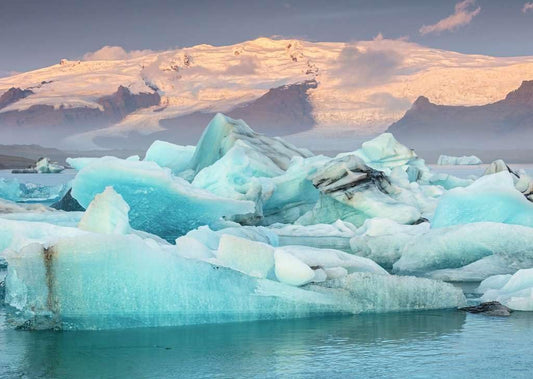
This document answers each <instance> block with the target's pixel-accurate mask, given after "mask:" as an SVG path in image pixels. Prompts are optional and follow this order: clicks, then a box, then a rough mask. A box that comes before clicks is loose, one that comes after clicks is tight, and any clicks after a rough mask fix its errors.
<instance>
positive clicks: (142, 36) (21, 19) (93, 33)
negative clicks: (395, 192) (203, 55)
mask: <svg viewBox="0 0 533 379" xmlns="http://www.w3.org/2000/svg"><path fill="white" fill-rule="evenodd" d="M379 33H381V34H382V35H383V36H384V37H385V38H408V39H409V40H410V41H412V42H416V43H420V44H422V45H425V46H429V47H434V48H441V49H446V50H453V51H458V52H462V53H474V54H487V55H496V56H514V55H533V38H532V37H531V36H532V35H533V2H531V1H530V2H528V1H525V0H463V1H457V0H456V1H447V0H440V1H431V0H389V1H385V0H351V1H350V0H270V1H269V0H236V1H222V0H219V1H213V0H192V1H179V0H46V1H44V0H0V76H3V75H7V74H8V73H11V72H21V71H28V70H32V69H36V68H40V67H44V66H49V65H52V64H55V63H58V62H59V60H60V59H61V58H67V59H80V58H82V57H83V56H84V54H86V53H87V52H91V51H96V50H98V49H100V48H101V47H103V46H121V47H123V48H124V49H126V50H142V49H152V50H165V49H170V48H177V47H186V46H192V45H196V44H201V43H207V44H211V45H227V44H234V43H238V42H242V41H245V40H250V39H254V38H257V37H271V36H281V37H286V38H301V39H307V40H310V41H357V40H370V39H372V38H374V37H375V36H376V35H378V34H379Z"/></svg>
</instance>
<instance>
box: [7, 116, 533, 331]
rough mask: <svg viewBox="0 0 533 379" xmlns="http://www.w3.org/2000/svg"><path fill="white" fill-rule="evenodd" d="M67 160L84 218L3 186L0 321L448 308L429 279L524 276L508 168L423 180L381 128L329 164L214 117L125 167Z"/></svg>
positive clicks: (522, 193)
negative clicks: (190, 135) (192, 141)
mask: <svg viewBox="0 0 533 379" xmlns="http://www.w3.org/2000/svg"><path fill="white" fill-rule="evenodd" d="M68 163H69V164H70V165H71V166H72V167H74V168H75V169H76V170H77V174H76V176H75V178H74V179H73V180H72V181H71V182H70V183H68V184H65V185H64V187H62V192H61V194H65V196H67V195H66V194H67V193H68V194H69V195H68V196H72V198H73V199H75V200H76V201H77V202H78V203H79V204H80V205H81V206H82V207H83V208H84V209H85V210H84V211H76V212H66V211H61V210H55V209H52V208H48V207H46V206H45V205H41V204H28V203H27V202H24V200H23V199H22V200H21V197H20V192H17V191H20V185H19V186H18V187H17V184H16V183H15V184H13V183H11V182H10V183H8V184H6V183H7V182H5V181H4V182H3V183H4V186H3V187H0V188H4V192H2V195H0V197H2V198H3V199H4V200H0V257H1V258H0V259H3V260H4V261H5V262H7V277H6V280H5V283H6V295H5V302H6V304H7V305H8V307H9V309H11V310H12V314H13V317H12V318H10V320H12V321H13V323H14V324H15V326H19V327H25V328H29V329H47V328H54V329H109V328H125V327H142V326H168V325H185V324H197V323H212V322H229V321H247V320H261V319H279V318H297V317H309V316H313V315H326V314H358V313H369V312H392V311H409V310H424V309H440V308H457V307H459V306H462V305H464V304H465V301H466V299H465V296H464V294H463V293H462V290H461V289H459V288H458V287H455V286H454V285H452V284H450V283H446V282H464V281H473V282H480V281H482V280H488V278H489V279H490V278H492V277H494V276H499V277H503V276H505V278H510V275H517V273H519V272H522V271H527V270H529V269H531V267H533V248H532V246H533V204H532V202H531V201H530V199H529V196H531V192H532V191H531V190H532V188H533V187H532V185H531V183H532V181H531V179H530V178H529V176H528V175H527V174H526V173H525V172H523V171H514V170H512V169H510V168H509V166H508V165H507V164H505V163H504V162H503V161H502V162H499V161H495V162H493V163H492V164H491V165H489V167H488V169H487V170H486V172H485V173H484V174H483V175H482V176H481V177H479V178H469V179H463V178H458V177H455V176H453V175H449V174H439V173H435V172H434V171H433V170H432V169H431V168H430V167H428V166H427V165H426V164H425V161H424V160H423V159H422V158H420V157H419V156H418V155H417V154H416V153H415V152H414V151H413V150H412V149H409V148H408V147H406V146H404V145H402V144H401V143H400V142H398V141H397V140H396V139H395V138H394V136H393V135H392V134H390V133H384V134H382V135H380V136H378V137H376V138H374V139H371V140H369V141H366V142H364V143H363V144H362V145H361V147H360V148H358V149H356V150H353V151H350V152H347V153H342V154H339V155H337V156H335V157H329V156H325V155H314V154H313V153H311V152H310V151H308V150H306V149H301V148H298V147H295V146H293V145H292V144H290V143H288V142H286V141H284V140H283V139H281V138H271V137H266V136H263V135H260V134H258V133H256V132H254V131H253V130H252V129H251V128H250V127H249V126H248V125H247V124H246V123H245V122H244V121H242V120H233V119H231V118H229V117H226V116H224V115H222V114H217V115H216V116H215V117H214V118H213V119H212V121H211V122H210V123H209V124H208V126H207V128H206V129H205V130H204V133H203V135H202V137H201V138H200V140H199V141H198V143H197V145H196V146H181V145H178V144H173V143H169V142H165V141H155V142H154V143H153V144H152V145H151V146H150V147H149V149H148V150H147V152H146V154H145V156H144V158H143V159H141V158H140V157H139V156H132V157H129V158H127V159H120V158H116V157H112V156H104V157H99V158H72V159H68ZM5 194H10V195H9V198H8V195H5ZM13 194H15V195H13ZM502 275H503V276H502ZM524 275H525V274H521V278H522V279H520V281H521V282H522V281H524V280H525V279H523V276H524ZM490 283H492V284H490ZM494 283H495V281H493V282H490V281H489V284H490V286H494V285H495V284H494ZM496 284H499V282H498V283H496ZM490 286H485V287H487V288H488V290H494V291H495V290H501V288H493V287H490ZM503 286H504V284H502V287H503ZM481 289H484V287H483V286H481V287H480V291H481ZM488 290H487V291H488ZM511 290H512V291H511ZM487 291H485V290H484V291H481V293H486V292H487ZM506 291H507V292H506V293H514V292H516V291H522V289H517V290H516V291H515V287H512V288H511V286H509V288H507V289H506ZM520 294H522V292H520ZM483 296H485V295H483ZM487 296H488V295H487ZM491 296H493V297H494V296H500V297H498V298H499V299H504V294H499V295H496V294H495V292H493V293H492V295H491ZM505 296H506V295H505ZM513 296H514V295H513ZM520 296H521V295H520ZM487 299H489V297H487ZM524 301H525V300H524ZM524 304H525V303H524ZM524 307H525V306H524ZM524 307H523V308H524ZM525 308H527V307H525Z"/></svg>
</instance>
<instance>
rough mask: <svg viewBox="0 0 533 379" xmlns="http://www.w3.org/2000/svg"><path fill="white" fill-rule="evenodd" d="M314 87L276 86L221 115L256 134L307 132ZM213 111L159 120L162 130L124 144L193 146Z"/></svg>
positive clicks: (106, 140) (312, 83)
mask: <svg viewBox="0 0 533 379" xmlns="http://www.w3.org/2000/svg"><path fill="white" fill-rule="evenodd" d="M317 86H318V84H317V82H316V81H315V80H309V81H306V82H303V83H295V84H290V85H285V86H281V87H276V88H272V89H270V90H268V91H267V92H266V93H265V94H264V95H263V96H261V97H259V98H257V99H256V100H254V101H251V102H248V103H244V104H240V105H238V106H236V107H234V108H233V109H231V110H229V111H225V112H224V114H226V115H228V116H229V117H231V118H234V119H243V120H245V121H246V123H247V124H248V125H251V126H252V127H253V128H254V130H256V131H257V132H258V133H262V134H265V135H268V136H284V135H288V134H293V133H297V132H301V131H304V130H309V129H311V128H312V127H313V126H314V125H315V120H314V118H313V113H312V112H313V107H312V105H311V102H310V101H309V90H311V89H313V88H316V87H317ZM215 114H216V112H195V113H191V114H188V115H185V116H180V117H176V118H172V119H167V120H162V121H161V122H160V125H161V126H162V127H164V128H165V129H166V130H165V131H162V132H158V133H155V134H151V135H150V141H146V137H145V136H140V135H130V136H129V137H128V143H133V144H136V145H135V146H138V147H142V148H145V147H146V146H145V145H149V144H150V143H151V141H153V140H154V139H161V140H165V141H174V142H176V143H179V144H182V145H185V144H195V143H196V142H197V141H198V139H199V138H200V136H201V135H202V132H203V130H204V128H205V126H206V125H207V124H208V123H209V121H211V119H212V118H213V117H214V116H215ZM95 141H96V142H97V143H98V144H100V145H102V146H107V147H113V146H116V145H120V144H123V140H122V139H112V138H101V139H96V140H95Z"/></svg>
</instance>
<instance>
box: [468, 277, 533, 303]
mask: <svg viewBox="0 0 533 379" xmlns="http://www.w3.org/2000/svg"><path fill="white" fill-rule="evenodd" d="M478 291H483V296H481V300H482V301H498V302H500V303H502V304H503V305H505V306H506V307H509V308H511V309H513V310H516V311H533V268H529V269H524V270H518V271H517V272H516V273H515V274H514V275H512V276H511V275H505V276H503V275H499V276H496V277H490V278H487V279H486V280H484V281H483V282H481V284H480V285H479V288H478Z"/></svg>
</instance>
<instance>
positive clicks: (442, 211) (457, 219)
mask: <svg viewBox="0 0 533 379" xmlns="http://www.w3.org/2000/svg"><path fill="white" fill-rule="evenodd" d="M484 221H490V222H501V223H506V224H516V225H524V226H530V227H533V203H532V202H530V201H528V200H527V199H526V197H525V196H524V195H523V194H522V193H520V192H519V191H518V190H517V189H516V188H515V186H514V182H513V178H512V176H511V174H510V173H508V172H499V173H496V174H492V175H487V176H482V177H480V178H479V179H478V180H476V181H475V182H474V183H472V184H471V185H469V186H468V187H464V188H454V189H452V190H450V191H448V192H447V193H446V194H445V195H443V196H442V197H441V198H440V199H439V202H438V205H437V209H436V210H435V215H434V216H433V218H432V219H431V227H432V228H442V227H447V226H452V225H461V224H469V223H475V222H484Z"/></svg>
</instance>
